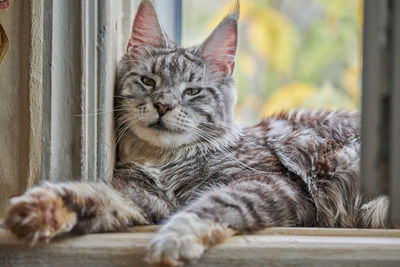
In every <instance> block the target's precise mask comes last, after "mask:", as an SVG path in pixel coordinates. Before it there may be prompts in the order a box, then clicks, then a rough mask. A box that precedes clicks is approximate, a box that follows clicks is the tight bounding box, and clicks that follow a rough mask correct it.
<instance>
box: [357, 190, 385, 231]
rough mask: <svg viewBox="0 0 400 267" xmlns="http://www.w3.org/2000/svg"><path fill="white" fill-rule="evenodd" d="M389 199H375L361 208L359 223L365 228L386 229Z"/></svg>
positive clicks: (381, 197) (382, 197) (383, 197)
mask: <svg viewBox="0 0 400 267" xmlns="http://www.w3.org/2000/svg"><path fill="white" fill-rule="evenodd" d="M388 209H389V199H388V197H386V196H380V197H377V198H375V199H373V200H371V201H369V202H367V203H365V204H363V205H362V206H361V214H360V215H361V221H362V225H363V227H365V228H386V221H387V214H388Z"/></svg>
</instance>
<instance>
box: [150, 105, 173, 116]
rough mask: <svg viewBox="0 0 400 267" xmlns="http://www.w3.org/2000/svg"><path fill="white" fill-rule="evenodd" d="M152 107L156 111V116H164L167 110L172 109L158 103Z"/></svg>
mask: <svg viewBox="0 0 400 267" xmlns="http://www.w3.org/2000/svg"><path fill="white" fill-rule="evenodd" d="M154 107H155V108H156V109H157V112H158V115H160V117H161V116H164V114H165V113H167V112H168V111H169V110H171V109H172V107H171V106H170V105H164V104H161V103H160V102H158V103H155V104H154Z"/></svg>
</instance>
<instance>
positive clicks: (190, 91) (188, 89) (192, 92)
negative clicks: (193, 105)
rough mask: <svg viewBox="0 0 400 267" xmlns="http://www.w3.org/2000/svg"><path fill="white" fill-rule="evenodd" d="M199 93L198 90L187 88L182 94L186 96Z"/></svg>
mask: <svg viewBox="0 0 400 267" xmlns="http://www.w3.org/2000/svg"><path fill="white" fill-rule="evenodd" d="M200 91H201V89H200V88H187V89H186V90H185V92H184V93H185V94H186V95H197V94H198V93H200Z"/></svg>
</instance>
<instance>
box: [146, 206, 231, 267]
mask: <svg viewBox="0 0 400 267" xmlns="http://www.w3.org/2000/svg"><path fill="white" fill-rule="evenodd" d="M233 234H234V231H233V230H232V229H230V228H228V227H227V226H225V225H222V224H218V223H215V222H213V221H210V220H205V219H201V218H199V217H198V216H197V215H196V214H194V213H188V212H181V213H178V214H177V215H175V216H174V217H172V218H171V220H170V221H169V222H168V223H167V224H166V225H165V226H164V227H162V228H161V230H160V231H159V233H158V234H157V235H156V236H155V237H154V239H153V240H152V241H151V242H150V246H149V256H148V261H149V263H150V264H151V265H152V266H181V265H183V264H185V263H191V262H194V261H196V260H198V259H199V258H200V257H201V256H202V255H203V252H204V251H205V250H206V249H207V248H209V247H211V246H214V245H216V244H218V243H221V242H222V241H223V240H224V239H225V238H227V237H229V236H232V235H233Z"/></svg>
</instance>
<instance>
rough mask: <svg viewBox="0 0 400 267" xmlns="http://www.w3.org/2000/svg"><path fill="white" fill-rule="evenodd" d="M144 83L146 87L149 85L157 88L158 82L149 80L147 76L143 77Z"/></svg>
mask: <svg viewBox="0 0 400 267" xmlns="http://www.w3.org/2000/svg"><path fill="white" fill-rule="evenodd" d="M141 80H142V83H143V84H144V85H147V86H151V87H155V86H156V81H154V80H153V79H151V78H148V77H146V76H142V79H141Z"/></svg>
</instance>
